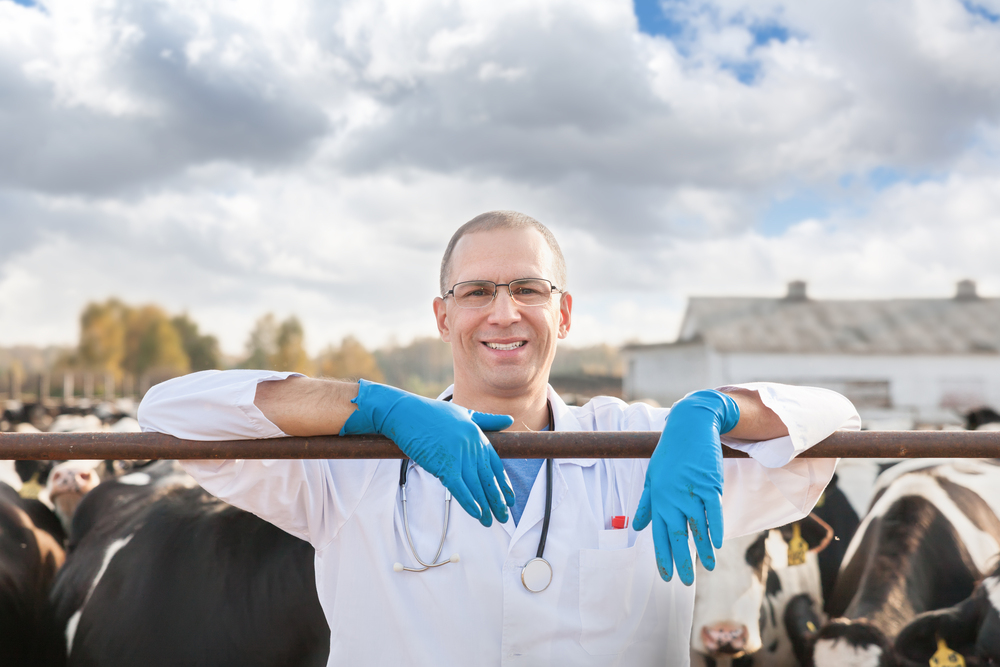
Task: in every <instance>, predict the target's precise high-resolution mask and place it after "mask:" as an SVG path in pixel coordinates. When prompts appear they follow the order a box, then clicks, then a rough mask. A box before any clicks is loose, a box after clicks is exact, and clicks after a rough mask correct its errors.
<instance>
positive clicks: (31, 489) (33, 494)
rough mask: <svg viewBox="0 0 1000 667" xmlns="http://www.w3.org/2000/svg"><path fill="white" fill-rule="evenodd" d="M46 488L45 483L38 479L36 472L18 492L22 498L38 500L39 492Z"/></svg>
mask: <svg viewBox="0 0 1000 667" xmlns="http://www.w3.org/2000/svg"><path fill="white" fill-rule="evenodd" d="M44 488H45V485H44V484H41V483H40V482H39V481H38V473H37V472H36V473H35V474H34V475H32V476H31V479H29V480H28V481H27V482H25V483H24V484H22V485H21V490H20V491H19V492H18V493H19V494H20V495H21V497H22V498H28V499H29V500H37V499H38V494H39V493H40V492H41V490H42V489H44Z"/></svg>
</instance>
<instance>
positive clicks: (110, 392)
mask: <svg viewBox="0 0 1000 667" xmlns="http://www.w3.org/2000/svg"><path fill="white" fill-rule="evenodd" d="M104 400H105V401H114V400H115V376H114V375H112V374H111V373H105V374H104Z"/></svg>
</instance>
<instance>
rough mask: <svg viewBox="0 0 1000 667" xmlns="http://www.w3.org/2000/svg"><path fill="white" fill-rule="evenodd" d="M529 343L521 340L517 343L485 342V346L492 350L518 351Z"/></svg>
mask: <svg viewBox="0 0 1000 667" xmlns="http://www.w3.org/2000/svg"><path fill="white" fill-rule="evenodd" d="M527 342H528V341H524V340H519V341H517V342H516V343H489V342H486V341H483V345H485V346H486V347H488V348H490V349H491V350H516V349H517V348H519V347H522V346H523V345H526V344H527Z"/></svg>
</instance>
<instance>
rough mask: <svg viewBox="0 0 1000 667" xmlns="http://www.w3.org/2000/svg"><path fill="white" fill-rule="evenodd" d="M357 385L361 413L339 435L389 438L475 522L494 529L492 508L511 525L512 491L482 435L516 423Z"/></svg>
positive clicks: (391, 390)
mask: <svg viewBox="0 0 1000 667" xmlns="http://www.w3.org/2000/svg"><path fill="white" fill-rule="evenodd" d="M358 384H359V385H360V386H359V387H358V397H357V398H355V399H354V400H353V401H352V403H354V404H355V405H357V406H358V409H357V410H355V411H354V413H353V414H352V415H351V416H350V417H349V418H348V419H347V422H346V423H345V424H344V428H342V429H341V430H340V435H357V434H361V433H378V434H381V435H384V436H386V437H387V438H389V439H390V440H392V441H393V442H394V443H396V445H397V446H398V447H399V448H400V449H401V450H403V453H404V454H406V455H407V456H409V457H410V458H411V459H412V460H413V461H415V462H416V463H417V465H419V466H420V467H421V468H423V469H424V470H426V471H427V472H429V473H431V474H432V475H434V476H435V477H437V478H438V479H439V480H441V483H442V484H444V486H445V487H446V488H447V489H448V490H449V491H451V495H452V497H454V498H455V500H457V501H458V504H459V505H461V506H462V508H463V509H464V510H465V511H466V512H468V513H469V514H471V515H472V517H473V518H474V519H478V520H479V522H480V523H482V524H483V525H484V526H490V525H491V524H492V523H493V518H492V517H491V516H490V512H489V511H484V510H485V508H487V507H489V508H490V509H491V510H492V511H493V515H495V516H496V518H497V520H498V521H499V522H500V523H507V507H508V506H509V505H510V506H512V505H513V504H514V491H513V490H511V488H510V482H509V481H508V480H507V474H506V473H505V472H504V469H503V463H501V462H500V457H499V456H497V453H496V450H494V449H493V445H491V444H490V441H489V440H487V439H486V436H485V435H483V431H502V430H503V429H505V428H508V427H509V426H510V425H511V424H513V423H514V420H513V419H511V418H510V417H508V416H507V415H491V414H487V413H484V412H473V411H472V410H467V409H466V408H463V407H460V406H458V405H455V404H453V403H449V402H447V401H433V400H431V399H428V398H423V397H421V396H417V395H415V394H411V393H409V392H406V391H403V390H402V389H396V388H395V387H389V386H386V385H384V384H376V383H374V382H368V381H367V380H360V381H359V382H358ZM498 487H499V488H498ZM501 492H502V493H503V495H502V496H501V495H500V494H501ZM505 501H506V502H505Z"/></svg>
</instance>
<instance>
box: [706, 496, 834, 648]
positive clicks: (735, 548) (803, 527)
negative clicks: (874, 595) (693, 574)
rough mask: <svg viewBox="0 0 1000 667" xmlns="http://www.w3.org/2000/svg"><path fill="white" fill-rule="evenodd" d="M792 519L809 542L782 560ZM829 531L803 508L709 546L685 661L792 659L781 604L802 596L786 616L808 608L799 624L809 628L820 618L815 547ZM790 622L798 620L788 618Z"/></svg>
mask: <svg viewBox="0 0 1000 667" xmlns="http://www.w3.org/2000/svg"><path fill="white" fill-rule="evenodd" d="M793 525H796V526H797V530H798V532H799V533H800V537H801V538H802V539H804V540H805V543H806V544H807V545H808V547H809V549H810V551H809V553H807V554H806V556H805V562H804V563H802V564H789V543H790V542H791V540H792V539H793V536H794V532H795V529H793V528H792V526H793ZM832 537H833V532H832V529H830V527H829V526H828V525H827V524H826V523H825V522H823V521H822V520H820V519H818V518H817V517H815V516H814V515H810V516H809V517H807V518H806V519H803V520H802V521H800V522H796V524H789V525H788V526H784V527H782V528H781V529H777V530H771V531H763V532H761V533H755V534H752V535H747V536H744V537H740V538H735V539H730V540H727V541H726V542H725V543H723V545H722V549H720V550H718V551H717V552H716V566H715V570H713V571H712V572H708V571H707V570H705V569H704V567H701V565H700V564H699V568H698V583H697V588H696V591H695V606H694V622H693V625H692V632H691V635H692V636H691V663H692V665H695V666H701V665H707V666H709V667H711V666H720V667H721V666H722V665H730V664H731V665H736V666H743V665H747V666H749V665H755V664H756V665H769V666H774V667H785V666H788V667H791V666H793V665H795V664H796V660H797V659H796V650H795V643H796V642H795V641H793V640H792V639H791V637H789V635H788V630H787V627H788V624H787V623H786V621H785V619H786V616H787V612H788V603H789V602H791V601H792V600H795V599H796V598H799V597H804V598H805V599H807V600H808V601H809V602H810V604H809V605H808V606H806V607H803V606H801V604H796V605H795V606H794V609H795V611H794V612H793V619H794V620H797V619H795V618H794V617H795V616H796V615H799V614H811V615H810V616H809V617H808V621H804V622H803V623H801V625H802V626H803V627H807V626H808V622H811V623H812V627H811V630H812V631H815V630H816V628H817V627H818V625H819V624H820V622H821V620H822V618H821V616H820V615H819V614H820V613H821V612H820V611H819V610H820V609H821V608H822V586H821V578H820V571H819V563H818V559H817V552H819V551H822V549H823V548H825V547H826V546H827V544H829V543H830V541H831V539H832ZM792 627H795V628H797V627H798V624H796V623H794V622H793V626H792ZM802 643H803V642H799V644H802Z"/></svg>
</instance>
